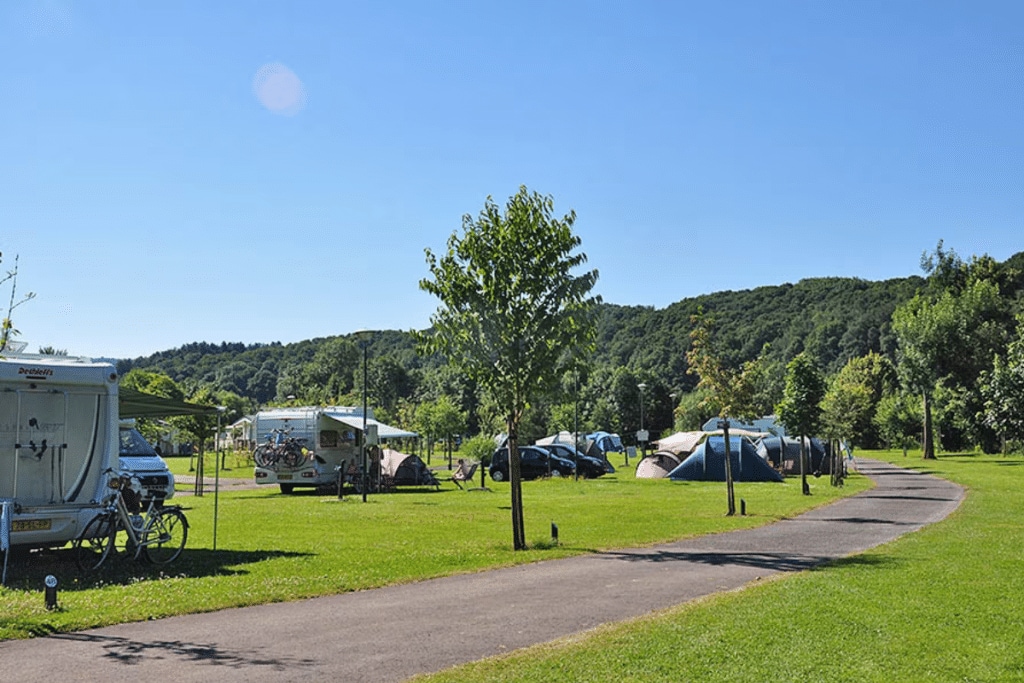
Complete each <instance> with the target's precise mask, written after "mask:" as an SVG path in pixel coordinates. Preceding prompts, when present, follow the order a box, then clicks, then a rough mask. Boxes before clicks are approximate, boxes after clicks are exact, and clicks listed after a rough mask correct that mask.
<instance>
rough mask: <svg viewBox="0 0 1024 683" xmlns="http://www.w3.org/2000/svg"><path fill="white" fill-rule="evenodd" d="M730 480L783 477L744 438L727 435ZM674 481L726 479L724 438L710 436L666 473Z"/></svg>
mask: <svg viewBox="0 0 1024 683" xmlns="http://www.w3.org/2000/svg"><path fill="white" fill-rule="evenodd" d="M729 451H730V458H729V461H730V464H731V466H732V478H733V481H782V475H781V474H779V473H778V472H776V471H775V470H773V469H772V468H771V466H770V465H768V463H766V462H765V461H764V460H763V459H762V458H761V457H760V456H759V455H758V454H757V451H755V450H754V446H753V444H751V443H750V442H749V441H747V440H746V439H744V438H742V437H739V438H732V439H729ZM668 478H669V479H673V480H675V481H725V438H724V437H721V436H710V437H708V438H707V440H706V441H704V443H702V444H700V445H699V446H697V449H696V450H695V451H694V452H693V453H691V454H690V456H689V457H687V458H686V460H684V461H683V462H681V463H679V466H678V467H676V468H675V469H674V470H672V471H671V472H669V473H668Z"/></svg>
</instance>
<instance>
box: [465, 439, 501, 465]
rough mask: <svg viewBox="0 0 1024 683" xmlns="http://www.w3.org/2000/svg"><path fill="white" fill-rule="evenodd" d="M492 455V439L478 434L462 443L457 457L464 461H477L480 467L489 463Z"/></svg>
mask: <svg viewBox="0 0 1024 683" xmlns="http://www.w3.org/2000/svg"><path fill="white" fill-rule="evenodd" d="M493 454H494V439H492V438H491V437H489V436H486V435H484V434H478V435H477V436H474V437H473V438H472V439H469V440H467V441H463V442H462V446H461V447H460V448H459V457H460V458H463V459H466V460H477V461H479V462H480V464H481V465H482V466H487V465H489V464H490V463H491V455H493Z"/></svg>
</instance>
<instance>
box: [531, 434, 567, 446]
mask: <svg viewBox="0 0 1024 683" xmlns="http://www.w3.org/2000/svg"><path fill="white" fill-rule="evenodd" d="M533 443H534V444H535V445H537V446H550V445H551V444H555V443H561V444H565V445H566V446H575V445H576V440H575V439H573V438H572V432H567V431H564V430H563V431H561V432H558V433H557V434H552V435H551V436H545V437H544V438H543V439H537V440H536V441H534V442H533Z"/></svg>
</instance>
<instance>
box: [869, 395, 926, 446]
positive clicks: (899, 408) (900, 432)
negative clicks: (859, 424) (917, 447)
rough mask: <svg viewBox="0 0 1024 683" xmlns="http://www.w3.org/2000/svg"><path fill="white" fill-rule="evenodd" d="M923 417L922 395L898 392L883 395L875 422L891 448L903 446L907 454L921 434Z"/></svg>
mask: <svg viewBox="0 0 1024 683" xmlns="http://www.w3.org/2000/svg"><path fill="white" fill-rule="evenodd" d="M922 419H923V414H922V411H921V399H920V397H917V396H914V395H911V394H907V393H903V392H898V393H894V394H890V395H888V396H883V397H882V399H881V400H880V401H879V402H878V405H877V407H876V408H875V416H874V418H873V422H874V424H875V427H877V428H878V432H879V434H880V435H881V437H882V439H884V440H885V442H886V444H887V445H888V446H889V448H901V449H903V453H904V455H906V452H907V449H908V448H910V447H911V446H913V445H914V444H915V443H916V441H917V439H918V438H919V437H920V436H921V421H922Z"/></svg>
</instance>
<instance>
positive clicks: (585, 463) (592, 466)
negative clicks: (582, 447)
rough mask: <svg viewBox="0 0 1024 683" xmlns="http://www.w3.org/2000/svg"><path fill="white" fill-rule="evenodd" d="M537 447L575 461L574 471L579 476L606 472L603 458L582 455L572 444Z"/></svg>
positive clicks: (592, 476) (591, 477)
mask: <svg viewBox="0 0 1024 683" xmlns="http://www.w3.org/2000/svg"><path fill="white" fill-rule="evenodd" d="M537 448H543V449H544V450H546V451H547V452H548V453H551V454H552V455H556V456H558V457H559V458H562V459H563V460H568V461H569V462H575V463H576V471H577V472H578V473H579V475H580V476H581V477H586V478H587V479H593V478H595V477H600V476H601V475H603V474H605V473H607V469H606V468H605V464H604V460H601V459H600V458H594V457H591V456H589V455H584V454H583V453H581V452H580V451H579V450H578V449H575V448H573V447H572V446H567V445H565V444H564V443H551V444H546V445H544V446H537Z"/></svg>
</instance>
